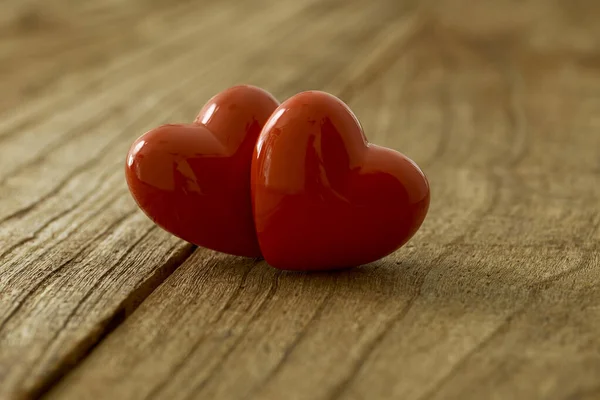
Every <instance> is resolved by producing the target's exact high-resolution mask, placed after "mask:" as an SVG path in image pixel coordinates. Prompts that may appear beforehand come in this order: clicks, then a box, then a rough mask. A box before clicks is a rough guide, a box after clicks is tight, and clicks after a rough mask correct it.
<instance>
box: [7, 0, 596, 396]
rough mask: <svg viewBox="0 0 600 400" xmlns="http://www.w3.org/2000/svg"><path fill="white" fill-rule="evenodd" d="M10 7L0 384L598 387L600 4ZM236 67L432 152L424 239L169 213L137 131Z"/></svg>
mask: <svg viewBox="0 0 600 400" xmlns="http://www.w3.org/2000/svg"><path fill="white" fill-rule="evenodd" d="M5 3H6V4H3V6H2V7H3V12H2V13H1V14H2V15H1V16H0V61H2V62H0V74H1V76H2V82H3V90H4V93H5V96H3V97H2V98H1V99H0V112H1V113H3V117H4V118H2V119H1V122H0V244H1V246H0V261H1V263H0V398H1V399H4V398H6V399H13V398H14V399H20V398H37V397H40V396H43V397H47V398H59V399H62V398H65V399H71V398H72V399H88V398H89V399H104V398H107V399H108V398H118V399H121V398H123V399H147V398H155V399H158V398H167V399H190V398H198V399H206V398H209V399H282V398H285V399H348V400H350V399H351V400H359V399H397V398H401V399H418V400H426V399H482V398H486V399H487V398H490V399H506V398H514V399H560V400H563V399H564V400H566V399H593V398H597V397H598V396H600V387H599V386H598V376H600V290H599V287H600V207H599V205H598V204H599V201H598V199H599V197H600V133H599V131H600V118H599V116H600V95H598V93H600V25H598V24H597V21H598V20H599V18H600V6H599V5H597V4H596V2H593V1H585V0H577V1H566V0H565V1H562V0H551V1H545V0H529V1H524V2H519V3H515V2H511V1H508V0H502V1H474V0H443V1H437V2H431V1H405V2H396V1H393V0H389V1H387V0H378V1H374V2H365V1H359V0H352V1H335V0H327V1H318V0H310V1H304V2H294V1H292V0H289V1H288V0H280V1H276V2H275V1H270V0H254V1H250V2H237V1H234V0H226V1H221V2H206V1H196V2H192V1H184V2H178V3H177V4H176V5H173V4H172V3H171V2H168V1H166V0H133V1H127V2H125V1H118V0H115V1H112V2H101V1H97V0H94V1H89V2H85V3H84V2H79V3H77V2H71V1H67V0H51V1H48V2H41V1H39V0H35V1H34V0H31V1H27V2H21V1H16V0H15V1H12V0H11V1H7V2H5ZM242 82H244V83H251V84H256V85H259V86H263V87H265V88H266V89H268V90H270V91H271V92H273V93H274V94H275V95H276V96H277V97H279V98H280V99H284V98H286V97H287V96H290V95H292V94H294V93H296V92H298V91H301V90H306V89H321V90H327V91H330V92H332V93H334V94H336V95H338V96H340V97H341V98H342V99H343V100H345V101H347V102H348V103H349V104H350V105H351V107H352V108H353V110H354V111H355V112H356V114H357V116H358V117H359V119H360V120H361V122H362V124H363V126H364V128H365V131H366V134H367V137H368V138H369V139H370V141H372V142H374V143H378V144H383V145H387V146H390V147H393V148H396V149H398V150H401V151H402V152H404V153H405V154H407V155H409V156H410V157H411V158H413V159H414V160H415V161H417V162H418V163H419V164H420V165H421V166H422V167H423V168H424V170H425V172H426V173H427V175H428V176H429V178H430V181H431V186H432V205H431V209H430V213H429V216H428V218H427V220H426V222H425V224H424V226H423V227H422V229H421V230H420V231H419V233H418V234H417V236H416V237H415V238H414V239H413V240H412V241H411V242H410V243H409V244H408V245H407V246H405V247H404V248H403V249H401V250H400V251H398V252H396V253H394V254H393V255H391V256H389V257H387V258H386V259H384V260H381V261H379V262H377V263H373V264H371V265H368V266H363V267H361V268H358V269H355V270H351V271H345V272H340V273H322V274H301V273H285V272H280V271H277V270H274V269H272V268H270V267H269V266H268V265H266V264H265V263H264V262H259V261H254V260H245V259H239V258H235V257H230V256H226V255H221V254H217V253H214V252H211V251H208V250H205V249H194V248H193V247H192V246H190V245H187V244H185V243H183V242H181V241H179V240H177V239H174V238H172V237H171V236H170V235H168V234H167V233H165V232H163V231H161V230H160V229H158V228H154V227H153V225H152V224H151V223H150V222H149V221H148V220H147V218H146V217H144V216H143V215H142V213H141V212H140V211H139V210H137V209H136V207H135V206H134V204H133V202H132V200H131V199H130V196H129V195H128V193H127V190H126V187H125V184H124V180H123V173H122V167H123V165H122V164H123V158H124V155H125V152H126V151H127V148H128V146H129V144H130V143H131V142H132V141H133V139H135V137H136V136H138V135H139V134H141V133H142V132H144V131H145V130H147V129H149V128H152V127H154V126H156V125H158V124H161V123H165V122H174V121H186V120H191V119H192V118H193V117H194V115H195V113H196V112H197V111H198V109H199V108H200V107H201V106H202V104H203V103H204V101H205V100H206V99H207V98H208V97H210V96H211V95H213V94H214V93H216V92H218V91H219V90H222V89H224V88H225V87H227V86H230V85H233V84H236V83H242Z"/></svg>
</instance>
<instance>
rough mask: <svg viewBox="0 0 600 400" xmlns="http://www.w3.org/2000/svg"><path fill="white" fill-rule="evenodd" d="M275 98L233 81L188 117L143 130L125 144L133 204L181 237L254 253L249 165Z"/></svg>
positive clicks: (223, 249) (256, 247)
mask: <svg viewBox="0 0 600 400" xmlns="http://www.w3.org/2000/svg"><path fill="white" fill-rule="evenodd" d="M278 105H279V103H278V102H277V100H275V98H274V97H273V96H271V95H270V94H269V93H267V92H265V91H264V90H262V89H259V88H256V87H253V86H245V85H244V86H235V87H232V88H230V89H227V90H225V91H223V92H221V93H219V94H218V95H216V96H214V97H213V98H212V99H210V100H209V101H208V103H206V105H205V106H204V107H203V108H202V110H201V111H200V113H199V114H198V117H197V118H196V121H195V122H194V123H193V124H187V125H163V126H161V127H158V128H156V129H153V130H151V131H149V132H146V133H145V134H144V135H142V136H141V137H140V138H139V139H137V140H136V141H135V142H134V143H133V145H132V146H131V149H130V150H129V153H128V154H127V160H126V168H125V175H126V179H127V184H128V186H129V190H130V191H131V194H132V195H133V198H134V199H135V201H136V202H137V204H138V205H139V207H140V208H141V209H142V210H143V211H144V212H145V213H146V215H148V216H149V217H150V218H151V219H152V220H153V221H154V222H155V223H156V224H157V225H159V226H160V227H162V228H163V229H165V230H167V231H168V232H171V233H172V234H174V235H176V236H178V237H180V238H182V239H184V240H186V241H188V242H191V243H194V244H196V245H199V246H203V247H206V248H210V249H213V250H216V251H220V252H223V253H228V254H233V255H238V256H247V257H259V256H260V255H261V251H260V248H259V245H258V242H257V238H256V232H255V229H254V222H253V218H252V208H251V199H250V165H251V159H252V153H253V151H254V146H255V144H256V140H257V138H258V135H259V133H260V131H261V129H262V127H263V126H264V124H265V122H266V121H267V119H268V118H269V116H270V115H271V114H272V113H273V111H274V110H275V109H276V108H277V106H278Z"/></svg>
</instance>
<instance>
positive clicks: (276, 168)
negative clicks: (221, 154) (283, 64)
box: [252, 92, 429, 270]
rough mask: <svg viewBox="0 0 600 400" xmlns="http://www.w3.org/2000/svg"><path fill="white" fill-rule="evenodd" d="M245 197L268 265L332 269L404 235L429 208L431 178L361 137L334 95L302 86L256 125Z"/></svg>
mask: <svg viewBox="0 0 600 400" xmlns="http://www.w3.org/2000/svg"><path fill="white" fill-rule="evenodd" d="M252 200H253V211H254V222H255V225H256V230H257V234H258V241H259V243H260V247H261V250H262V253H263V256H264V258H265V260H266V261H267V262H268V263H269V264H270V265H272V266H273V267H276V268H279V269H287V270H323V269H336V268H345V267H352V266H357V265H361V264H366V263H369V262H372V261H375V260H377V259H379V258H381V257H384V256H386V255H388V254H390V253H391V252H393V251H395V250H396V249H398V248H399V247H400V246H402V245H403V244H404V243H406V242H407V241H408V240H409V239H410V238H411V237H412V236H413V235H414V233H415V232H416V231H417V230H418V229H419V227H420V225H421V223H422V222H423V220H424V218H425V215H426V214H427V210H428V207H429V184H428V182H427V179H426V177H425V175H424V174H423V172H422V171H421V170H420V169H419V167H418V166H417V165H416V164H415V163H414V162H412V161H411V160H410V159H408V158H407V157H405V156H404V155H402V154H400V153H398V152H396V151H393V150H390V149H386V148H382V147H379V146H375V145H372V144H369V143H368V142H367V140H366V138H365V136H364V133H363V131H362V128H361V126H360V124H359V122H358V120H357V119H356V117H355V116H354V114H353V113H352V112H351V111H350V109H349V108H348V107H347V106H346V105H345V104H344V103H343V102H342V101H341V100H339V99H337V98H336V97H334V96H332V95H329V94H326V93H323V92H304V93H300V94H298V95H296V96H294V97H292V98H290V99H288V100H287V101H285V102H284V103H282V104H281V106H279V107H278V108H277V110H275V112H274V114H273V115H272V116H271V118H270V119H269V120H268V121H267V123H266V125H265V127H264V128H263V131H262V132H261V135H260V137H259V139H258V143H257V145H256V150H255V153H254V157H253V160H252Z"/></svg>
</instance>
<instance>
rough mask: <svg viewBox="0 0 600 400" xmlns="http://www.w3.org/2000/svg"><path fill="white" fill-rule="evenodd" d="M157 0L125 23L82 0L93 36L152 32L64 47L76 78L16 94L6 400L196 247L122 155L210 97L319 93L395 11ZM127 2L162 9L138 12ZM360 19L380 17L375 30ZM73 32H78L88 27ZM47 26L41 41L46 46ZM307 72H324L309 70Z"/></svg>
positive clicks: (1, 159) (1, 316) (6, 224)
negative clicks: (149, 207) (172, 229)
mask: <svg viewBox="0 0 600 400" xmlns="http://www.w3.org/2000/svg"><path fill="white" fill-rule="evenodd" d="M65 3H69V4H70V2H65ZM117 3H118V4H125V3H121V2H117ZM117 3H115V7H117V8H118V7H119V6H118V4H117ZM154 3H155V2H149V1H137V2H134V3H132V4H133V5H129V6H127V8H126V10H125V11H123V10H121V11H119V12H120V13H121V14H118V15H119V16H120V17H119V18H117V17H115V18H112V19H111V18H108V19H107V18H106V17H102V15H104V14H102V13H100V14H97V9H96V8H94V7H93V6H91V7H89V9H88V8H86V6H84V5H82V6H81V11H80V12H81V14H82V15H84V14H85V15H87V16H88V17H89V18H90V20H91V22H90V23H89V24H84V25H85V26H84V27H81V29H84V28H85V29H91V28H90V26H100V25H102V24H105V25H106V26H105V28H104V29H106V30H107V31H109V30H111V28H114V30H115V31H116V32H117V33H116V34H120V33H119V32H120V31H121V30H122V31H124V33H123V35H127V34H131V35H134V36H135V35H137V34H139V32H137V30H138V29H142V28H140V27H143V26H144V24H145V23H147V24H151V27H149V28H147V29H148V30H147V31H144V33H143V35H146V36H144V38H143V39H139V41H140V43H134V44H131V43H129V44H127V43H125V44H123V50H122V51H116V52H115V54H112V53H111V50H110V47H111V46H110V45H109V44H108V42H107V43H104V42H103V40H104V37H103V36H102V35H100V36H99V37H98V38H95V37H93V35H92V36H89V37H87V38H88V40H89V43H88V42H86V43H87V44H89V46H87V47H86V48H81V49H76V50H73V53H69V54H71V55H69V56H65V63H66V67H65V68H67V69H69V68H72V70H71V71H72V73H70V74H67V75H64V76H61V77H59V78H57V80H56V81H55V82H53V83H50V84H49V85H47V86H42V87H41V88H40V89H39V93H38V96H37V97H36V98H32V99H28V98H27V99H25V98H19V99H15V100H14V101H12V100H11V101H10V102H8V103H6V107H7V109H8V110H9V114H8V115H7V118H6V119H5V120H3V122H2V123H1V124H0V243H1V246H0V259H1V260H2V264H1V266H0V381H1V385H0V398H23V397H25V398H27V397H30V396H36V395H38V394H39V393H41V392H44V391H45V390H46V389H47V388H48V387H49V386H50V385H51V384H52V383H53V382H54V381H55V380H57V379H58V378H60V376H62V375H63V374H64V373H65V372H66V371H67V370H68V369H69V368H70V367H71V366H72V365H73V364H75V363H77V361H78V360H80V359H81V358H82V357H84V356H85V355H86V354H87V352H89V351H90V349H91V348H92V347H93V346H94V345H95V344H96V343H97V342H98V341H99V340H100V339H101V338H102V337H103V336H104V335H106V333H107V332H109V331H110V330H111V329H113V328H114V327H115V326H116V325H118V324H119V323H120V322H121V321H122V320H123V319H124V318H126V317H127V316H128V315H129V314H130V313H131V312H132V311H133V310H134V309H135V308H136V307H137V305H138V304H139V303H140V302H141V301H142V300H143V299H144V298H145V297H146V296H147V295H148V294H149V293H150V292H151V291H152V290H153V289H154V288H155V287H156V286H157V285H158V284H159V283H160V282H161V281H162V280H164V278H165V277H166V276H167V275H169V274H170V273H171V272H172V271H173V270H174V269H175V268H176V267H177V266H178V265H179V264H180V263H181V262H182V261H183V260H184V259H185V258H186V257H187V256H188V255H189V254H190V252H191V251H192V250H193V249H192V247H191V246H189V245H187V244H185V243H182V242H181V241H179V240H177V239H175V238H173V237H171V236H170V235H168V234H166V233H164V232H162V231H161V230H159V229H156V228H153V226H152V224H151V223H150V222H149V221H148V219H147V218H146V217H144V216H143V215H142V214H141V212H139V211H138V210H137V209H136V207H135V206H134V204H133V201H132V200H131V199H130V196H129V195H128V193H127V190H126V187H125V184H124V179H123V175H122V171H123V170H122V168H123V162H124V155H125V153H126V151H127V148H128V146H129V144H130V143H131V142H132V141H133V139H134V138H135V137H136V136H137V135H139V134H141V133H142V132H144V131H145V130H147V129H149V128H151V127H153V126H156V125H158V124H161V123H165V122H173V121H185V120H191V119H193V117H194V116H195V113H196V112H197V111H198V109H199V108H200V107H201V106H202V104H203V103H204V101H206V100H207V99H208V97H210V96H211V95H213V94H214V93H216V92H218V91H219V90H222V89H224V88H225V87H227V86H230V85H233V84H236V83H242V82H245V83H251V84H252V83H254V84H261V85H263V86H265V87H266V88H267V89H269V90H272V91H273V92H274V93H276V94H278V95H282V96H286V95H289V94H291V92H292V91H294V90H302V89H309V88H311V86H312V85H314V86H312V87H321V86H323V85H324V84H326V83H327V82H329V81H331V80H332V79H334V77H336V76H338V75H339V71H340V70H341V69H343V68H344V66H345V65H346V63H348V61H349V60H351V59H352V58H353V57H354V54H353V53H352V50H356V43H362V44H363V45H364V44H367V43H370V42H371V41H372V40H373V37H374V35H376V34H377V33H378V32H379V30H380V27H379V24H378V21H386V20H388V19H389V18H390V17H389V15H387V14H388V13H387V9H386V8H385V7H383V8H382V7H371V8H367V9H361V8H360V7H357V3H356V2H344V3H340V4H338V5H335V4H325V5H317V4H316V3H317V2H316V1H309V2H293V1H289V2H277V3H272V2H270V1H257V2H254V3H253V4H240V3H239V2H236V1H233V0H232V1H224V2H219V3H218V4H216V3H214V2H206V4H204V3H203V4H199V3H198V2H186V3H184V4H183V5H182V6H178V7H176V8H175V9H174V10H167V7H166V5H167V4H168V3H169V2H159V3H160V5H161V6H160V7H159V8H157V9H156V10H154V9H153V8H152V7H155V4H154ZM163 3H164V4H163ZM11 4H12V3H11ZM40 4H41V3H40ZM44 4H45V3H44ZM53 4H55V5H56V4H62V3H60V2H58V0H57V1H55V2H53ZM98 4H99V5H100V3H98ZM128 4H129V3H128ZM267 6H268V9H269V12H268V13H265V12H263V11H262V10H263V8H265V7H267ZM332 6H333V8H334V10H335V12H336V13H337V15H339V17H340V18H341V20H340V21H339V22H338V23H337V24H336V29H337V30H336V32H334V33H331V25H330V22H329V20H328V18H327V15H328V14H327V12H328V9H329V7H332ZM16 7H17V8H18V5H17V6H16ZM129 7H131V9H133V10H137V11H140V12H142V11H143V12H145V10H146V9H148V10H154V11H151V12H150V13H148V15H149V16H148V17H147V18H142V21H139V20H138V18H139V15H138V14H137V13H136V12H134V11H130V8H129ZM136 7H138V8H139V9H136ZM100 8H102V7H100ZM77 10H79V9H76V10H75V11H72V13H71V14H69V13H67V14H65V15H66V17H64V18H67V19H69V18H70V17H69V16H70V15H79V14H78V12H79V11H77ZM50 11H52V12H55V13H58V15H60V11H59V10H55V9H52V8H50V7H45V6H42V7H41V9H40V10H39V13H41V17H40V18H46V17H44V12H50ZM163 11H164V12H163ZM107 12H108V13H109V14H110V12H112V11H111V9H110V8H109V9H108V11H107ZM86 13H87V14H86ZM17 14H18V13H17ZM96 15H98V21H96V22H94V21H93V19H94V18H95V17H96ZM160 16H164V17H165V18H166V22H164V21H162V22H161V21H160ZM363 18H367V20H368V21H371V22H369V23H365V24H362V23H361V20H362V19H363ZM113 20H114V21H113ZM111 21H112V22H111ZM157 21H158V22H159V24H158V26H155V25H154V24H155V22H157ZM307 21H310V24H307ZM225 27H226V28H225ZM358 27H360V29H357V28H358ZM155 28H156V29H155ZM73 29H74V30H73V31H72V32H70V33H69V35H76V34H77V33H78V32H79V30H78V29H79V28H77V27H75V28H73ZM249 33H250V34H249ZM324 34H327V35H326V36H323V35H324ZM43 35H44V33H43V32H42V33H40V34H39V37H37V38H34V40H38V41H40V43H41V42H42V37H43ZM5 39H6V40H7V41H8V42H9V41H10V40H12V39H11V38H10V37H8V38H5ZM57 40H58V39H57ZM59 42H60V43H62V42H61V41H60V40H58V42H57V43H55V45H56V46H60V43H59ZM128 46H129V47H128ZM20 48H21V47H18V49H20ZM3 49H4V48H3ZM9 50H10V51H13V50H14V48H13V47H10V46H9V48H8V50H6V49H4V50H2V56H3V57H6V55H7V54H8V53H6V52H5V51H9ZM225 50H226V51H225ZM22 51H23V52H24V53H22V54H28V52H29V51H30V50H28V49H27V48H23V50H22ZM16 54H17V56H15V57H16V59H18V58H19V57H18V54H19V53H16ZM86 55H90V56H98V57H100V60H102V57H106V58H107V60H106V61H102V62H100V65H99V66H89V67H81V68H80V66H79V65H78V64H77V63H76V62H74V63H73V64H69V62H70V61H69V60H71V58H69V57H71V56H72V57H73V59H76V58H77V57H84V56H86ZM48 57H50V56H49V55H48ZM58 58H59V60H60V59H61V58H60V56H58ZM26 59H27V57H26V56H23V57H22V60H26ZM23 62H25V61H23ZM15 63H16V61H15ZM19 65H20V64H15V67H16V68H17V67H19ZM47 65H50V64H47ZM45 66H46V64H44V66H41V67H40V68H41V70H44V68H46V67H45ZM48 68H50V67H48ZM307 69H308V70H310V71H312V73H311V76H310V77H308V78H306V79H303V76H304V75H305V74H306V70H307ZM11 73H12V74H13V75H10V77H9V78H10V80H11V81H20V84H19V83H14V85H15V86H14V88H23V85H24V83H25V82H23V80H27V79H29V78H28V77H29V75H27V74H26V73H24V74H21V73H20V72H19V71H16V70H11ZM19 85H20V86H19ZM15 90H17V89H15ZM19 90H20V89H19ZM11 107H12V108H11Z"/></svg>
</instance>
